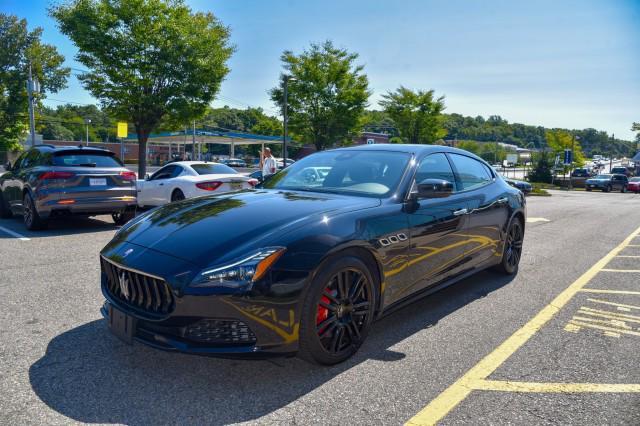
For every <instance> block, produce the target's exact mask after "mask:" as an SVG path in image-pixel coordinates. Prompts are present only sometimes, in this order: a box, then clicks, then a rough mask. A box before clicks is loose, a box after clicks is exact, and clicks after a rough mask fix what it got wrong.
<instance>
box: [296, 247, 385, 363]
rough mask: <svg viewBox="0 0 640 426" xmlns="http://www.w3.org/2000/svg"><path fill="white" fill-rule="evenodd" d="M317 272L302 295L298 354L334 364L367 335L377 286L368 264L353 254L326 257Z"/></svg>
mask: <svg viewBox="0 0 640 426" xmlns="http://www.w3.org/2000/svg"><path fill="white" fill-rule="evenodd" d="M318 271H319V272H318V274H317V275H316V277H315V278H314V279H313V281H312V283H311V285H310V286H309V289H308V290H307V292H306V295H305V296H304V303H303V308H302V315H301V321H300V350H299V352H298V356H299V357H300V358H302V359H304V360H305V361H308V362H311V363H315V364H323V365H333V364H337V363H340V362H342V361H345V360H347V359H348V358H350V357H351V356H353V354H355V353H356V352H357V351H358V349H359V348H360V346H361V345H362V343H363V342H364V340H365V338H366V337H367V334H368V332H369V329H370V328H371V324H372V322H373V316H374V312H375V307H376V301H377V297H378V294H377V288H378V286H377V284H376V282H375V281H374V280H373V275H372V274H371V270H370V267H369V266H367V264H366V263H365V262H363V261H362V260H361V259H360V258H358V257H355V256H353V255H346V256H341V257H332V258H330V259H327V260H326V261H324V262H323V263H322V264H321V265H320V266H319V267H318ZM345 286H346V287H345Z"/></svg>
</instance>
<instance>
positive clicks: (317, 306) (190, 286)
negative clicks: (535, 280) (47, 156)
mask: <svg viewBox="0 0 640 426" xmlns="http://www.w3.org/2000/svg"><path fill="white" fill-rule="evenodd" d="M525 215H526V212H525V198H524V196H523V194H522V192H520V191H519V190H517V189H516V188H513V187H512V186H510V185H509V184H507V183H506V182H505V181H504V179H503V178H502V177H500V176H499V175H497V174H496V173H495V172H494V171H493V169H492V168H491V167H490V166H489V165H488V164H487V163H485V162H484V161H483V160H482V159H480V158H478V157H476V156H474V155H473V154H470V153H468V152H466V151H462V150H459V149H455V148H449V147H442V146H435V145H366V146H359V147H353V148H343V149H335V150H330V151H323V152H319V153H316V154H313V155H310V156H308V157H306V158H304V159H302V160H300V161H298V162H296V163H294V164H292V165H291V166H289V167H287V168H286V169H284V170H282V171H280V172H278V173H277V174H275V175H273V176H271V177H269V178H268V179H267V180H266V181H265V182H263V183H262V185H260V186H258V187H257V188H256V189H251V190H244V191H239V192H233V193H227V194H224V195H219V196H205V197H199V198H192V199H187V200H184V201H179V202H175V203H171V204H168V205H165V206H163V207H160V208H157V209H154V210H150V211H148V212H146V213H145V214H143V215H141V216H138V217H136V218H135V219H133V220H131V221H130V222H128V223H127V224H126V225H125V226H124V227H122V228H121V229H120V230H119V231H118V232H117V233H116V235H115V236H114V238H113V240H112V241H111V242H109V243H108V244H107V246H106V247H105V248H104V249H103V250H102V252H101V271H102V273H101V281H102V282H101V285H102V292H103V294H104V297H105V299H106V301H105V303H104V305H103V308H102V314H103V315H104V316H105V318H106V319H107V320H108V324H109V327H110V329H111V331H112V332H113V333H114V334H115V335H116V336H118V337H119V338H121V339H122V340H124V341H126V342H128V343H131V342H133V341H138V342H141V343H144V344H147V345H151V346H153V347H156V348H160V349H165V350H170V351H180V352H186V353H193V354H201V355H214V356H234V357H235V356H258V357H264V356H272V355H280V356H282V355H294V354H298V355H299V356H300V357H301V358H303V359H306V360H308V361H311V362H316V363H320V364H335V363H338V362H341V361H343V360H345V359H347V358H349V357H350V356H351V355H353V354H354V353H355V352H356V351H357V350H358V348H359V347H360V346H361V345H362V343H363V342H364V340H365V338H366V336H367V333H368V332H369V330H370V328H371V326H372V324H373V322H374V321H375V320H376V319H377V318H379V317H381V316H382V315H384V314H385V313H387V312H390V311H391V310H393V309H394V308H398V307H400V306H402V305H404V304H405V303H407V302H410V301H412V300H415V299H417V298H419V297H422V296H425V295H427V294H430V293H433V292H434V291H437V290H438V289H441V288H443V287H445V286H448V285H451V284H453V283H454V282H456V281H459V280H461V279H463V278H465V277H468V276H470V275H471V274H474V273H476V272H478V271H480V270H483V269H486V268H489V267H492V268H494V269H496V270H498V271H501V272H502V273H506V274H515V273H517V271H518V263H519V261H520V257H521V253H522V244H523V239H524V230H525Z"/></svg>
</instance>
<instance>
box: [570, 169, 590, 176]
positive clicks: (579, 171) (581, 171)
mask: <svg viewBox="0 0 640 426" xmlns="http://www.w3.org/2000/svg"><path fill="white" fill-rule="evenodd" d="M591 176H592V175H591V171H590V170H589V169H585V168H580V169H575V170H574V171H573V172H571V177H591Z"/></svg>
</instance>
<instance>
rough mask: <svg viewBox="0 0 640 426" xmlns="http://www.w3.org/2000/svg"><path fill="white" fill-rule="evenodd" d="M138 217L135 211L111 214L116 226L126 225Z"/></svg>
mask: <svg viewBox="0 0 640 426" xmlns="http://www.w3.org/2000/svg"><path fill="white" fill-rule="evenodd" d="M135 216H136V212H135V211H133V210H125V211H121V212H116V213H112V214H111V218H112V219H113V223H115V224H116V225H124V224H125V223H127V222H129V221H130V220H131V219H133V218H134V217H135Z"/></svg>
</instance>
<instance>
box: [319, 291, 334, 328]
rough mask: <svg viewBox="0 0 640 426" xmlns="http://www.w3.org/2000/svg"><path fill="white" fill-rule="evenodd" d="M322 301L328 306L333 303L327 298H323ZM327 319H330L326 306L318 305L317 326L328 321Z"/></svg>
mask: <svg viewBox="0 0 640 426" xmlns="http://www.w3.org/2000/svg"><path fill="white" fill-rule="evenodd" d="M320 301H321V302H324V303H326V304H327V305H328V304H329V303H331V301H330V300H329V298H328V297H327V296H322V298H321V299H320ZM327 318H329V310H328V309H327V308H325V307H324V306H322V305H320V304H318V314H317V315H316V325H318V324H320V323H322V321H324V320H326V319H327Z"/></svg>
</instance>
